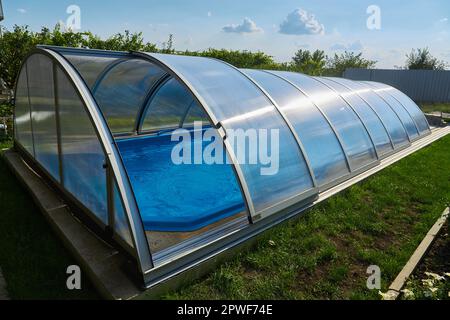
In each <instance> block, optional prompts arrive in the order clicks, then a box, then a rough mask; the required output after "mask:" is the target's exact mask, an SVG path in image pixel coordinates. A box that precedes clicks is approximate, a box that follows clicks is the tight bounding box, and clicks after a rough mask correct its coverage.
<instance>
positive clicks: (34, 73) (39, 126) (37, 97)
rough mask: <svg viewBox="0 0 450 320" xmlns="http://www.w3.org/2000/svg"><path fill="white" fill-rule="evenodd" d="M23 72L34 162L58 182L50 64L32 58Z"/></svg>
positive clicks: (56, 138)
mask: <svg viewBox="0 0 450 320" xmlns="http://www.w3.org/2000/svg"><path fill="white" fill-rule="evenodd" d="M27 70H28V89H29V94H30V105H31V119H32V126H33V138H34V152H35V158H36V160H37V161H38V162H39V163H40V164H41V165H42V166H43V167H44V168H45V169H46V170H47V171H48V172H49V173H50V174H51V175H52V176H53V177H54V178H55V179H56V180H59V179H60V177H59V155H58V137H57V132H56V112H55V92H54V88H53V62H52V60H50V58H48V57H46V56H44V55H42V54H34V55H32V56H30V57H29V58H28V60H27Z"/></svg>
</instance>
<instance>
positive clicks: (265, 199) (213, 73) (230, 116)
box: [153, 54, 313, 214]
mask: <svg viewBox="0 0 450 320" xmlns="http://www.w3.org/2000/svg"><path fill="white" fill-rule="evenodd" d="M153 56H154V57H156V58H157V59H159V60H160V61H162V62H163V63H165V64H167V65H168V66H170V67H171V68H173V69H174V70H176V71H177V72H178V74H180V75H181V76H182V77H183V78H184V79H186V80H187V81H188V82H189V83H190V85H191V86H192V87H193V88H194V90H195V91H196V92H197V93H198V94H199V95H200V96H201V97H202V98H203V100H204V101H205V102H206V104H207V106H208V108H209V109H210V111H211V112H212V113H213V114H214V115H215V116H216V119H217V120H218V121H220V122H221V124H222V125H223V127H224V129H225V131H226V132H227V135H228V136H229V134H230V133H232V131H233V130H234V129H238V130H239V132H240V133H243V134H242V135H241V137H240V138H243V139H244V140H243V141H248V140H249V139H250V136H253V139H252V141H253V147H255V148H259V147H261V150H264V151H267V152H266V154H265V155H263V156H266V155H268V156H270V155H272V156H273V157H276V158H273V159H269V161H267V163H268V164H263V161H257V160H256V161H254V160H255V159H252V161H251V160H250V157H248V158H249V159H248V160H247V159H245V158H247V157H240V167H241V170H242V171H243V175H244V176H245V180H246V183H247V186H248V190H249V193H250V197H251V199H252V201H253V205H254V208H255V211H256V214H258V213H262V211H264V210H265V209H268V207H270V206H273V205H275V204H278V203H282V202H284V201H287V200H290V199H291V198H293V197H296V196H299V195H300V194H302V193H303V192H305V191H306V190H308V189H311V188H312V186H313V184H312V179H311V177H310V174H309V171H308V168H307V166H306V163H305V160H304V159H303V155H302V154H301V153H300V150H299V148H298V145H297V143H296V141H295V138H294V136H293V135H292V133H291V131H290V130H289V128H288V127H287V125H286V123H285V122H284V120H283V118H282V117H281V115H280V114H279V113H278V111H277V110H276V109H275V107H274V106H273V105H272V103H271V102H270V100H269V99H268V98H267V97H266V96H265V95H264V94H263V93H262V91H261V90H259V89H258V88H257V86H255V85H254V84H253V83H252V82H251V81H250V80H248V79H247V78H246V77H245V76H244V75H243V74H241V73H240V72H239V71H238V70H235V69H234V68H232V67H230V66H229V65H227V64H225V63H223V62H220V61H217V60H213V59H206V58H201V57H184V56H171V55H161V54H155V55H153ZM258 130H260V131H258ZM259 132H265V136H263V135H261V136H260V137H261V139H258V136H259ZM255 135H256V137H257V138H256V139H255V138H254V136H255ZM227 139H229V140H228V141H229V142H230V144H232V148H233V149H234V153H235V154H236V155H242V154H245V153H246V151H249V150H242V148H243V147H245V143H237V140H236V139H239V138H238V137H236V135H235V136H233V137H231V138H230V137H228V138H227ZM249 155H251V153H249ZM243 160H244V161H243ZM262 160H264V159H262ZM238 161H239V160H238Z"/></svg>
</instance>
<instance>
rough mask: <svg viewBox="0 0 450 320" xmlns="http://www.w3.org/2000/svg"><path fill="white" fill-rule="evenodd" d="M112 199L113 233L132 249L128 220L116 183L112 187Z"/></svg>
mask: <svg viewBox="0 0 450 320" xmlns="http://www.w3.org/2000/svg"><path fill="white" fill-rule="evenodd" d="M113 199H114V232H115V233H116V234H118V235H119V236H120V237H121V238H122V239H123V240H124V241H125V242H126V243H128V244H129V245H130V246H131V247H133V246H134V245H133V240H132V238H131V233H130V226H129V224H128V218H127V216H126V214H125V210H124V208H123V204H122V200H121V199H120V193H119V189H118V188H117V184H116V183H114V187H113Z"/></svg>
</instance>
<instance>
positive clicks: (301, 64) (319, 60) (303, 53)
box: [291, 49, 326, 76]
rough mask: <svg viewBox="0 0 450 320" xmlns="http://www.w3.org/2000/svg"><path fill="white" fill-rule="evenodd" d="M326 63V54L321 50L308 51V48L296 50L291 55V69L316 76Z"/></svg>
mask: <svg viewBox="0 0 450 320" xmlns="http://www.w3.org/2000/svg"><path fill="white" fill-rule="evenodd" d="M325 64H326V55H325V52H324V51H322V50H316V51H314V52H312V53H311V52H310V51H309V50H302V49H300V50H298V51H297V52H296V53H295V55H294V56H293V57H292V62H291V67H292V68H291V69H292V70H293V71H298V72H302V73H306V74H309V75H313V76H317V75H321V74H322V73H323V69H324V67H325Z"/></svg>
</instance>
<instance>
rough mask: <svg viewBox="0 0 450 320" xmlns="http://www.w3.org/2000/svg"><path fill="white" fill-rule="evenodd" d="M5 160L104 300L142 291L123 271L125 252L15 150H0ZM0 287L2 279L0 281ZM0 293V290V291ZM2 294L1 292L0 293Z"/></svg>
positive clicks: (133, 295) (135, 294)
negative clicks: (83, 219)
mask: <svg viewBox="0 0 450 320" xmlns="http://www.w3.org/2000/svg"><path fill="white" fill-rule="evenodd" d="M3 157H4V159H5V160H6V163H7V164H8V165H9V166H10V167H11V169H12V171H13V172H14V173H15V175H16V176H17V178H18V179H19V180H20V181H21V182H22V184H23V185H24V186H25V187H26V188H27V189H28V190H29V192H30V194H31V196H32V197H33V199H34V200H35V202H36V204H37V205H38V206H39V208H40V209H41V211H42V213H43V214H44V216H45V217H46V218H47V220H48V221H49V222H50V224H51V226H52V227H53V229H54V230H55V232H56V233H57V234H58V236H59V237H60V238H61V239H62V240H63V242H64V245H65V246H66V247H67V248H68V249H69V250H70V252H71V253H72V254H73V256H74V257H75V258H76V260H77V261H78V263H79V264H80V267H81V268H82V270H83V271H84V272H85V273H86V274H87V276H88V277H89V278H90V280H91V281H92V283H93V284H94V286H95V287H96V289H97V290H98V292H99V293H100V294H101V295H102V297H104V298H106V299H132V298H135V297H136V296H138V295H139V294H140V293H142V291H141V290H140V288H139V287H138V286H137V285H136V284H135V280H133V279H131V278H130V277H129V275H128V273H127V272H126V271H125V270H123V269H124V266H125V265H126V263H127V259H126V257H125V256H124V254H122V253H120V252H119V251H117V250H116V249H114V248H113V247H111V246H110V245H109V244H107V243H106V242H104V241H103V240H101V239H100V238H98V237H97V236H95V235H94V234H93V233H92V232H91V231H90V230H89V229H88V228H87V227H85V226H84V225H83V224H82V223H81V222H80V221H79V220H78V219H77V218H76V217H75V216H74V215H73V214H72V212H71V211H70V210H69V208H68V207H67V205H66V204H65V203H64V202H63V200H61V199H60V198H58V196H57V195H56V194H55V192H54V191H53V190H52V189H51V188H50V187H49V186H48V185H47V184H45V182H44V181H43V179H42V178H41V177H40V176H39V175H38V174H37V173H35V172H34V171H33V170H32V169H31V168H30V167H29V166H28V165H27V164H26V163H25V162H24V161H23V159H22V158H21V157H20V155H19V154H18V153H17V152H14V151H13V150H8V151H5V152H4V153H3ZM0 289H1V281H0ZM0 293H1V291H0ZM0 297H1V294H0Z"/></svg>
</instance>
